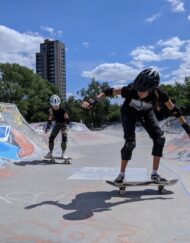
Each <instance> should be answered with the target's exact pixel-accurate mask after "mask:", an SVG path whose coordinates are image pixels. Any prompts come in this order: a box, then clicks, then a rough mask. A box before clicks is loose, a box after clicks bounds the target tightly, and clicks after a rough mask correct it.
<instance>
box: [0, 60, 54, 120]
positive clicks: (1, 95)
mask: <svg viewBox="0 0 190 243" xmlns="http://www.w3.org/2000/svg"><path fill="white" fill-rule="evenodd" d="M0 74H1V75H0V101H1V102H9V103H15V104H16V105H17V106H18V108H19V110H20V111H21V113H22V115H23V116H24V117H25V119H26V120H27V121H29V122H38V121H43V120H46V119H47V110H48V107H49V97H50V96H51V95H52V94H53V93H55V92H56V90H55V88H54V87H53V86H52V85H51V84H50V83H49V82H48V81H47V80H44V79H42V78H41V77H40V76H38V75H37V74H35V73H34V72H33V70H31V69H29V68H26V67H23V66H20V65H19V64H9V63H6V64H0Z"/></svg>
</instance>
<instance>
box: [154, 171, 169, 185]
mask: <svg viewBox="0 0 190 243" xmlns="http://www.w3.org/2000/svg"><path fill="white" fill-rule="evenodd" d="M151 180H152V181H153V182H157V183H162V182H166V181H167V180H166V179H165V178H163V177H161V176H160V175H159V174H153V173H152V174H151Z"/></svg>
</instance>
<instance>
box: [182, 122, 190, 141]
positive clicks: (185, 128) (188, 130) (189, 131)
mask: <svg viewBox="0 0 190 243" xmlns="http://www.w3.org/2000/svg"><path fill="white" fill-rule="evenodd" d="M181 126H182V127H183V129H184V130H185V131H186V133H187V134H188V135H189V137H190V126H189V124H187V123H186V122H184V123H183V124H182V125H181Z"/></svg>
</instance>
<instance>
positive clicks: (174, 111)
mask: <svg viewBox="0 0 190 243" xmlns="http://www.w3.org/2000/svg"><path fill="white" fill-rule="evenodd" d="M165 106H166V107H167V108H168V110H170V111H171V113H172V114H173V115H174V116H175V117H176V118H178V121H179V123H180V125H181V126H182V127H183V129H184V130H185V131H186V133H187V134H188V136H189V137H190V126H189V125H188V124H187V122H186V120H185V117H184V116H183V114H182V112H181V110H180V109H179V108H178V107H177V106H175V105H174V104H173V102H172V101H171V100H170V99H169V100H168V101H167V102H165Z"/></svg>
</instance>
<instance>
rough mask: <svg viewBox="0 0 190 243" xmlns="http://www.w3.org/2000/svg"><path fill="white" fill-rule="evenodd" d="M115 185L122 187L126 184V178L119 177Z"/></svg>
mask: <svg viewBox="0 0 190 243" xmlns="http://www.w3.org/2000/svg"><path fill="white" fill-rule="evenodd" d="M113 182H114V183H115V185H117V186H120V185H122V184H123V183H124V182H125V177H124V176H122V175H118V177H117V178H116V179H115V180H114V181H113Z"/></svg>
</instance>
